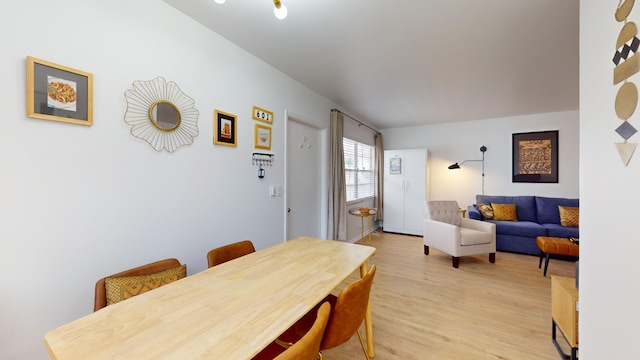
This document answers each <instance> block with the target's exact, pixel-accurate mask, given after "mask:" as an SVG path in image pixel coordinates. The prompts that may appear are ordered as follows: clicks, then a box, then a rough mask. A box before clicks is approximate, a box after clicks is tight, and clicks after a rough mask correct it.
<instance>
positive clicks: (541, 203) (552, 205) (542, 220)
mask: <svg viewBox="0 0 640 360" xmlns="http://www.w3.org/2000/svg"><path fill="white" fill-rule="evenodd" d="M559 205H560V206H573V207H578V206H580V200H579V199H565V198H548V197H542V196H536V211H537V213H538V221H537V222H538V223H539V224H560V211H559V210H558V206H559Z"/></svg>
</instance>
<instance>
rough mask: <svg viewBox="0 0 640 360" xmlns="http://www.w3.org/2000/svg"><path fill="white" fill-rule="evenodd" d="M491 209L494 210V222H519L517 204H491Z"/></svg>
mask: <svg viewBox="0 0 640 360" xmlns="http://www.w3.org/2000/svg"><path fill="white" fill-rule="evenodd" d="M491 208H492V209H493V220H504V221H518V215H517V214H516V204H494V203H491Z"/></svg>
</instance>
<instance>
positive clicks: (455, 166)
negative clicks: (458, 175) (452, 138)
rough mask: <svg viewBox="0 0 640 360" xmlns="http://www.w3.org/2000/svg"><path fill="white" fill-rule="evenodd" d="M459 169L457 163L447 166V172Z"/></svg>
mask: <svg viewBox="0 0 640 360" xmlns="http://www.w3.org/2000/svg"><path fill="white" fill-rule="evenodd" d="M453 169H460V165H459V164H458V163H455V164H451V165H449V170H453Z"/></svg>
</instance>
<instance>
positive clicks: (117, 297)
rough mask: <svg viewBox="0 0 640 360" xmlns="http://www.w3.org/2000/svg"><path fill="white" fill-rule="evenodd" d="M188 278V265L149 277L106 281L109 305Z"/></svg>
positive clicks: (113, 278) (116, 278)
mask: <svg viewBox="0 0 640 360" xmlns="http://www.w3.org/2000/svg"><path fill="white" fill-rule="evenodd" d="M186 276H187V265H180V266H176V267H174V268H171V269H167V270H163V271H158V272H155V273H153V274H149V275H137V276H117V277H108V278H105V279H104V286H105V289H106V293H107V305H113V304H115V303H117V302H120V301H122V300H126V299H129V298H131V297H134V296H136V295H140V294H142V293H146V292H147V291H149V290H153V289H157V288H159V287H160V286H163V285H167V284H169V283H172V282H174V281H176V280H179V279H182V278H184V277H186Z"/></svg>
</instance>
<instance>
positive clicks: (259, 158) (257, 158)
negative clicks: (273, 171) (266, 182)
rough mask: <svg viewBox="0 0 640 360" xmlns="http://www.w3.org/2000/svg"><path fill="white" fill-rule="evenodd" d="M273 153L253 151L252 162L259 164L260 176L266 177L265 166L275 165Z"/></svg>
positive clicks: (260, 177) (261, 177)
mask: <svg viewBox="0 0 640 360" xmlns="http://www.w3.org/2000/svg"><path fill="white" fill-rule="evenodd" d="M273 157H274V155H273V154H265V153H253V155H252V157H251V163H252V164H253V165H258V178H259V179H264V176H265V172H266V171H265V170H264V168H263V166H271V165H273Z"/></svg>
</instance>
